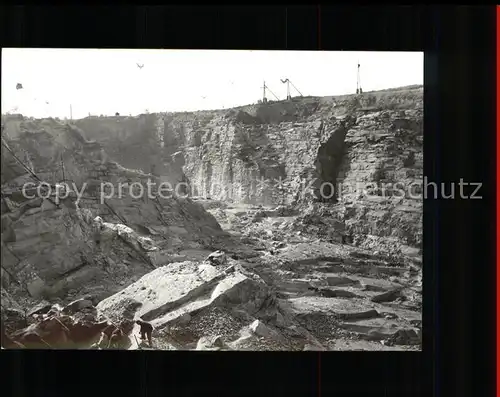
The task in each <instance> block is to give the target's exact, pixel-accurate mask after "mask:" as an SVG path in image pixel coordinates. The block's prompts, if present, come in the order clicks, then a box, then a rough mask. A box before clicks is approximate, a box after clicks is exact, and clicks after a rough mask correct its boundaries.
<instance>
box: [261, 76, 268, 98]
mask: <svg viewBox="0 0 500 397" xmlns="http://www.w3.org/2000/svg"><path fill="white" fill-rule="evenodd" d="M262 88H263V92H262V103H266V102H267V99H266V81H265V80H264V85H263V86H262Z"/></svg>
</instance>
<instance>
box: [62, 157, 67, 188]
mask: <svg viewBox="0 0 500 397" xmlns="http://www.w3.org/2000/svg"><path fill="white" fill-rule="evenodd" d="M61 170H62V177H63V180H62V181H63V183H65V182H66V175H65V172H64V158H63V154H62V153H61Z"/></svg>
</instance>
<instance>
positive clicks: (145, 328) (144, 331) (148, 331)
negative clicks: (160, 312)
mask: <svg viewBox="0 0 500 397" xmlns="http://www.w3.org/2000/svg"><path fill="white" fill-rule="evenodd" d="M136 324H138V325H139V326H140V327H141V330H140V333H141V339H142V340H144V339H146V336H147V338H148V342H149V347H153V341H152V334H153V326H152V325H151V324H150V323H147V322H146V321H142V320H137V321H136Z"/></svg>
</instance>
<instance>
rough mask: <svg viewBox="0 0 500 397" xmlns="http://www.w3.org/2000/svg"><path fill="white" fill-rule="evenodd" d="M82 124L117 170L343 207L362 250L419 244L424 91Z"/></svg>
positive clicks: (196, 191)
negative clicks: (389, 241)
mask: <svg viewBox="0 0 500 397" xmlns="http://www.w3.org/2000/svg"><path fill="white" fill-rule="evenodd" d="M76 124H77V125H78V126H79V127H80V128H81V129H82V130H84V131H85V133H86V135H87V136H89V137H91V138H93V139H96V140H97V141H98V142H100V143H101V144H102V145H103V147H104V148H105V151H106V153H109V154H110V156H111V158H113V159H114V160H116V161H118V162H119V163H121V164H123V165H125V166H127V167H129V168H136V169H140V170H142V171H143V172H147V173H149V172H152V171H151V170H152V169H154V170H155V172H154V173H156V174H157V175H160V177H161V178H164V179H168V177H167V176H172V178H171V180H175V181H176V182H179V181H183V182H186V183H188V184H189V190H190V193H191V194H192V195H193V196H205V197H209V198H211V199H221V200H223V201H230V202H233V203H246V204H263V205H278V204H307V203H311V202H323V203H332V202H340V203H341V204H342V210H341V211H339V210H337V209H335V211H333V212H334V213H335V214H333V213H332V214H331V215H332V216H331V218H332V219H335V218H338V219H339V221H340V222H342V223H344V224H345V228H346V230H347V231H348V232H349V233H350V234H352V235H357V236H358V239H357V240H356V243H357V244H362V245H364V246H366V247H370V245H373V244H377V243H378V241H375V242H374V241H373V237H372V236H374V237H384V238H386V237H389V238H393V239H394V240H397V241H400V242H401V243H402V244H407V245H410V246H417V247H418V246H420V244H421V222H422V221H421V216H422V201H421V193H422V187H421V181H422V155H423V139H422V138H423V128H422V127H423V89H422V87H418V86H412V87H407V88H402V89H395V90H387V91H380V92H373V93H365V94H362V95H358V96H344V97H322V98H317V97H307V98H295V99H293V100H291V101H281V102H274V103H266V104H258V105H251V106H244V107H241V108H237V109H232V110H229V111H228V110H224V111H223V110H218V111H200V112H193V113H172V114H151V115H141V116H139V117H137V118H129V117H108V118H86V119H82V120H79V121H77V122H76ZM396 183H397V185H396ZM419 185H420V186H419ZM403 192H404V193H403ZM327 227H330V225H327ZM336 238H337V239H338V238H339V236H337V237H336ZM375 240H377V239H375Z"/></svg>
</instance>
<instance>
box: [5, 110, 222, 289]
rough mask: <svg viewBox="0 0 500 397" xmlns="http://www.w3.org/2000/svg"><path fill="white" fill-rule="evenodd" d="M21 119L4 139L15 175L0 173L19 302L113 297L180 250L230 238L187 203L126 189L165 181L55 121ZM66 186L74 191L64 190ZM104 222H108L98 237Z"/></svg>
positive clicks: (8, 282)
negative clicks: (96, 221)
mask: <svg viewBox="0 0 500 397" xmlns="http://www.w3.org/2000/svg"><path fill="white" fill-rule="evenodd" d="M15 121H16V124H15V125H14V126H15V127H16V128H10V130H9V129H6V130H7V131H9V134H10V135H8V134H6V135H5V137H4V138H2V162H3V164H2V170H4V166H5V168H6V169H9V170H10V171H8V172H6V173H3V174H2V213H1V215H2V242H1V244H2V274H3V275H5V276H6V277H5V279H4V278H3V277H2V282H3V283H4V284H5V287H7V288H12V289H13V290H15V294H18V295H19V294H20V295H23V294H24V295H26V296H28V297H31V298H33V299H44V298H50V299H53V298H61V299H71V298H72V297H74V296H76V295H78V294H85V293H94V294H96V295H98V296H101V297H102V296H106V295H110V294H112V293H113V292H114V291H116V290H118V289H119V288H121V287H122V286H123V285H124V284H129V283H130V282H131V280H133V279H134V277H140V275H142V274H145V273H146V272H148V271H150V270H151V269H152V268H155V267H156V266H158V265H161V264H162V263H165V262H168V261H169V260H170V259H171V256H172V255H176V254H177V253H178V252H179V247H182V249H187V248H192V249H202V248H203V247H204V246H206V245H210V244H212V243H213V241H215V240H216V239H217V238H218V237H219V236H221V235H223V234H224V233H223V232H222V230H221V228H220V226H219V224H218V223H217V221H216V220H215V218H213V217H212V216H211V215H210V214H208V213H207V212H206V211H205V210H204V209H203V208H202V206H201V205H199V204H197V203H194V202H192V201H191V200H190V199H189V198H185V199H183V198H181V197H176V196H175V194H172V195H170V196H165V195H164V198H162V197H157V198H151V197H152V196H151V197H148V195H147V194H145V195H143V196H139V195H138V194H137V193H136V192H134V191H133V190H131V189H127V187H126V186H127V185H125V183H128V186H130V184H133V183H137V184H141V186H147V183H148V182H151V181H153V183H155V182H157V185H156V186H159V183H161V182H160V181H159V179H158V178H156V177H155V176H154V175H148V174H145V173H143V172H140V171H133V170H129V169H127V168H124V167H122V166H121V165H120V164H118V163H116V162H114V161H111V160H109V157H108V156H107V155H106V153H105V152H104V150H103V148H102V146H101V145H100V144H99V143H97V142H95V141H88V140H87V139H86V138H85V137H84V136H83V133H82V131H81V130H79V129H78V128H76V127H74V126H71V125H62V124H60V123H57V122H55V121H53V120H52V121H51V120H49V121H48V122H45V120H42V121H37V122H34V121H31V120H29V119H22V118H21V120H20V122H19V120H18V118H16V119H15ZM6 124H7V126H9V125H10V124H9V120H7V122H6ZM11 127H12V126H11ZM21 163H24V166H21ZM16 164H17V166H16ZM63 178H64V180H63ZM61 180H62V181H63V183H66V184H67V185H65V186H63V185H57V183H60V182H61ZM41 182H43V183H44V184H45V186H41ZM27 183H30V185H29V186H28V190H25V191H24V192H23V190H22V188H23V186H24V187H26V186H27V185H26V184H27ZM120 183H122V186H125V188H123V190H122V193H121V194H120V192H119V191H118V192H117V191H116V190H118V189H116V186H118V184H120ZM40 186H41V187H42V189H38V191H37V187H40ZM61 186H62V187H61ZM113 189H116V190H115V192H114V194H113ZM154 189H155V188H154V187H153V188H152V189H151V191H152V194H156V192H157V190H154ZM57 192H59V195H57V194H56V193H57ZM108 197H109V198H108ZM98 216H99V217H101V218H102V219H104V220H105V221H106V222H104V223H103V225H101V227H100V229H101V230H99V233H97V235H96V230H95V225H94V224H93V220H94V219H95V218H96V217H98ZM101 243H102V244H101Z"/></svg>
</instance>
